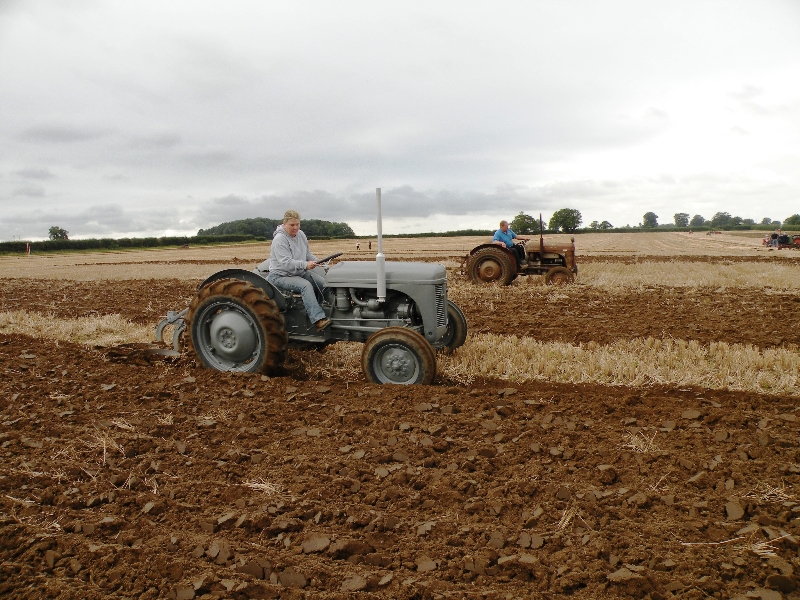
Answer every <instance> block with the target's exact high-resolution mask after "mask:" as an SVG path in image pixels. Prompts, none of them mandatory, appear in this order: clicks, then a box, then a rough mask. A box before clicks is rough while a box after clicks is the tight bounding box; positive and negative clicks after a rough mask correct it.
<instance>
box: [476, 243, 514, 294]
mask: <svg viewBox="0 0 800 600" xmlns="http://www.w3.org/2000/svg"><path fill="white" fill-rule="evenodd" d="M467 274H468V275H469V278H470V279H471V280H472V282H473V283H492V282H493V281H496V282H498V283H500V284H501V285H508V284H510V283H511V282H512V281H514V279H516V277H517V265H516V261H514V259H512V258H511V257H509V256H508V254H506V253H505V252H503V251H502V250H501V249H500V248H484V249H483V250H479V251H478V252H476V253H475V254H473V255H472V256H470V257H469V259H468V260H467Z"/></svg>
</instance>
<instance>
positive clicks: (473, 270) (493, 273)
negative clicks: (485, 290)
mask: <svg viewBox="0 0 800 600" xmlns="http://www.w3.org/2000/svg"><path fill="white" fill-rule="evenodd" d="M541 224H542V223H541V216H540V217H539V232H540V233H539V243H538V244H536V243H535V242H533V241H531V242H528V243H527V244H524V243H523V242H519V244H520V245H522V246H524V248H525V262H523V263H522V266H519V265H518V263H517V258H516V256H515V254H514V253H513V252H512V251H511V250H509V249H508V248H506V247H505V246H500V245H497V244H481V245H480V246H476V247H475V248H473V249H472V250H470V253H469V254H468V255H467V256H465V257H464V260H463V262H462V268H463V270H464V272H465V274H466V275H467V277H469V278H470V279H471V280H472V281H473V283H491V282H494V281H497V282H498V283H500V284H502V285H508V284H510V283H511V282H512V281H514V280H515V279H516V278H517V276H518V275H544V281H545V283H546V284H548V285H566V284H568V283H572V282H573V281H575V276H576V275H577V274H578V263H577V262H575V238H574V237H573V238H572V239H571V241H570V244H550V245H545V243H544V237H543V236H542V234H541V231H542V227H541Z"/></svg>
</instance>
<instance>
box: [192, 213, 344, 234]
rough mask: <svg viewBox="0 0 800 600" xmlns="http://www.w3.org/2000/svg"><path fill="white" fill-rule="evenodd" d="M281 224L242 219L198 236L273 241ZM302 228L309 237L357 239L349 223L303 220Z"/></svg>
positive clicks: (259, 218)
mask: <svg viewBox="0 0 800 600" xmlns="http://www.w3.org/2000/svg"><path fill="white" fill-rule="evenodd" d="M281 223H282V220H281V219H267V218H265V217H255V218H252V219H240V220H238V221H230V222H228V223H222V224H220V225H215V226H214V227H209V228H208V229H201V230H200V231H198V232H197V235H255V236H260V237H265V238H268V239H271V238H272V234H273V232H274V231H275V228H276V227H277V226H278V225H280V224H281ZM300 226H301V228H302V229H303V231H304V232H305V234H306V235H307V236H309V237H355V233H354V232H353V230H352V229H351V228H350V226H349V225H348V224H347V223H333V222H331V221H322V220H320V219H303V220H301V221H300Z"/></svg>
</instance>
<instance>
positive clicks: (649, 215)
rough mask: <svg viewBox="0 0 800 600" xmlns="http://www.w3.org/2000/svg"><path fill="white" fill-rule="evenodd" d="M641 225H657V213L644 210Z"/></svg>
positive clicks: (649, 226) (650, 226)
mask: <svg viewBox="0 0 800 600" xmlns="http://www.w3.org/2000/svg"><path fill="white" fill-rule="evenodd" d="M642 227H648V228H653V227H658V215H657V214H656V213H654V212H652V211H651V212H646V213H644V215H642Z"/></svg>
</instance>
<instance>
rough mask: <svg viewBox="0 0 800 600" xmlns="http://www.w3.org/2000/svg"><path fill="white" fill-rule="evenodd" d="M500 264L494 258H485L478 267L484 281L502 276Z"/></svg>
mask: <svg viewBox="0 0 800 600" xmlns="http://www.w3.org/2000/svg"><path fill="white" fill-rule="evenodd" d="M500 271H501V269H500V265H499V264H498V263H497V262H495V261H493V260H484V261H483V262H482V263H481V264H480V266H479V267H478V275H479V276H480V278H481V279H482V280H483V281H493V280H495V279H497V278H498V277H500Z"/></svg>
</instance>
